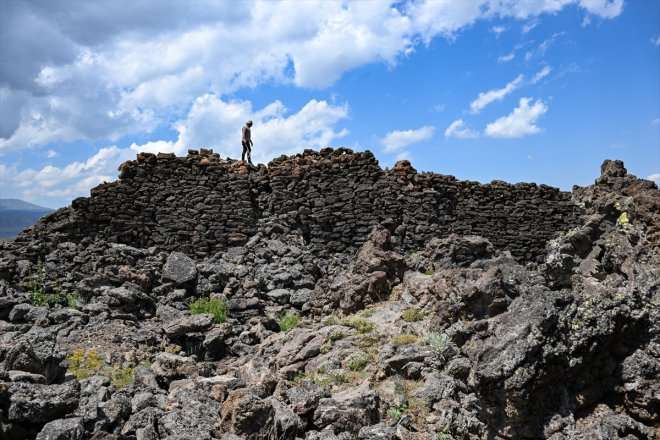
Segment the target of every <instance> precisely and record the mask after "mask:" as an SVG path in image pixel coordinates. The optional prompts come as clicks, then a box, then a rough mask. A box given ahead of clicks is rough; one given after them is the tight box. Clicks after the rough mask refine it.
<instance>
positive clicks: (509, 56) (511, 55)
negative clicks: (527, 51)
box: [497, 52, 516, 63]
mask: <svg viewBox="0 0 660 440" xmlns="http://www.w3.org/2000/svg"><path fill="white" fill-rule="evenodd" d="M515 56H516V53H515V52H511V53H509V54H507V55H501V56H500V57H499V58H498V59H497V62H498V63H508V62H509V61H511V60H512V59H514V58H515Z"/></svg>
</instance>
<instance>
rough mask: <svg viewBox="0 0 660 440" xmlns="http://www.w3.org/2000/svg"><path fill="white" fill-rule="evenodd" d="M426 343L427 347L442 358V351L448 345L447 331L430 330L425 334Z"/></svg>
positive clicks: (443, 351)
mask: <svg viewBox="0 0 660 440" xmlns="http://www.w3.org/2000/svg"><path fill="white" fill-rule="evenodd" d="M425 339H426V343H427V344H429V347H431V349H432V350H433V352H434V353H435V355H436V356H438V357H439V358H443V359H444V353H445V350H446V349H447V347H449V342H450V338H449V335H448V334H447V333H442V334H440V333H437V332H430V333H429V334H428V335H426V338H425Z"/></svg>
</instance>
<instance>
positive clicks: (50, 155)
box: [46, 150, 57, 159]
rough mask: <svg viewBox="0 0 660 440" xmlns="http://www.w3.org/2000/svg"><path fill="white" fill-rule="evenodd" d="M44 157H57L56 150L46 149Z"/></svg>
mask: <svg viewBox="0 0 660 440" xmlns="http://www.w3.org/2000/svg"><path fill="white" fill-rule="evenodd" d="M46 157H47V158H48V159H52V158H54V157H57V151H55V150H48V151H47V152H46Z"/></svg>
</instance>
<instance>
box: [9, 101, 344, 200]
mask: <svg viewBox="0 0 660 440" xmlns="http://www.w3.org/2000/svg"><path fill="white" fill-rule="evenodd" d="M347 117H348V105H347V104H343V105H332V104H329V103H327V102H326V101H317V100H310V101H309V102H308V103H307V104H305V105H304V106H303V107H302V108H300V109H299V110H298V111H296V112H291V111H289V110H288V109H287V108H286V107H285V106H284V104H282V103H281V102H279V101H275V102H272V103H270V104H268V105H266V106H265V107H263V108H259V109H254V108H253V106H252V103H250V102H249V101H223V100H222V99H220V98H218V97H217V96H215V95H210V94H207V95H204V96H201V97H199V98H198V99H196V100H195V102H194V103H193V105H192V107H191V108H190V110H189V112H188V113H187V115H186V116H185V117H184V118H182V119H180V120H178V121H176V122H175V123H174V124H173V128H174V129H175V130H176V131H177V132H178V136H177V139H176V140H175V141H163V140H159V141H150V142H146V143H144V144H139V145H138V144H132V145H131V146H130V147H128V148H120V147H117V146H115V145H113V146H110V147H105V148H101V149H100V150H98V151H97V152H96V153H94V154H93V155H92V156H91V157H90V158H89V159H87V160H85V161H75V162H73V163H70V164H68V165H66V166H63V167H56V166H53V165H46V166H44V167H42V168H40V169H33V168H28V169H26V170H22V171H19V170H18V169H17V168H16V167H9V166H6V165H2V164H0V174H2V180H0V182H1V183H2V186H3V187H4V188H15V189H16V194H14V196H15V197H20V198H23V199H27V200H35V201H40V202H41V203H42V204H46V205H48V206H63V205H66V204H68V203H69V202H70V201H71V199H73V198H75V197H79V196H88V195H89V190H90V188H92V187H94V186H96V185H98V184H99V183H102V182H104V181H108V182H109V181H113V180H114V179H115V178H116V176H117V166H118V165H119V164H120V163H122V162H124V161H126V160H129V159H134V158H135V155H136V154H137V153H138V152H142V151H145V152H151V153H159V152H163V153H176V154H177V155H185V154H186V152H187V150H188V149H189V148H202V147H204V148H213V149H214V151H215V152H217V153H220V154H221V155H222V156H223V157H233V158H238V157H240V154H241V151H242V149H241V146H240V136H241V133H240V128H241V127H242V125H243V124H244V123H245V121H246V120H247V119H252V120H253V121H254V126H253V127H252V137H253V139H254V148H253V154H252V159H253V160H254V161H255V162H267V161H269V160H270V159H272V158H274V157H276V156H279V155H281V154H292V153H295V152H299V151H301V150H302V149H304V148H314V149H319V148H321V147H326V146H328V145H330V144H331V143H332V142H334V141H336V140H338V139H340V138H342V137H343V136H345V135H346V134H347V133H348V131H347V129H338V128H336V125H337V124H338V123H340V122H341V121H342V120H345V119H346V118H347Z"/></svg>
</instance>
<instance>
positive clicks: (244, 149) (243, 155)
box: [241, 142, 250, 162]
mask: <svg viewBox="0 0 660 440" xmlns="http://www.w3.org/2000/svg"><path fill="white" fill-rule="evenodd" d="M241 145H243V154H241V160H242V161H243V162H245V152H246V151H247V148H246V146H245V142H241ZM249 157H250V156H249V155H248V158H249Z"/></svg>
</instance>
